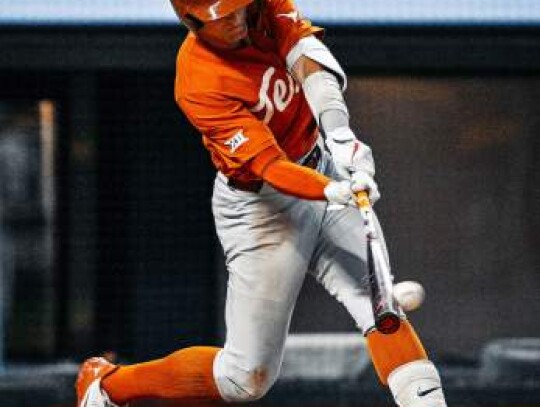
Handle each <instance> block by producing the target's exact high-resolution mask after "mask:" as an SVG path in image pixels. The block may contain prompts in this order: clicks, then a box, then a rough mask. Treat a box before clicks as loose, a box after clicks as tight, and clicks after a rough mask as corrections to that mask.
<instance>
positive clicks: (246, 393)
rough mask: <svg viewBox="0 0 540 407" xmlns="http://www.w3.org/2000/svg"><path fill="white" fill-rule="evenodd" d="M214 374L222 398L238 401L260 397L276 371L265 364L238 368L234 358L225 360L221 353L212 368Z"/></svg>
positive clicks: (264, 392)
mask: <svg viewBox="0 0 540 407" xmlns="http://www.w3.org/2000/svg"><path fill="white" fill-rule="evenodd" d="M214 375H215V379H216V384H217V387H218V389H219V392H220V394H221V396H222V398H223V399H224V400H225V401H228V402H235V403H238V402H248V401H255V400H259V399H260V398H262V397H263V396H264V395H265V394H266V393H268V390H270V388H271V387H272V385H273V384H274V383H275V381H276V379H277V375H278V371H277V369H276V368H272V367H270V366H266V365H254V366H252V367H250V368H247V369H246V368H245V367H243V368H240V367H239V366H238V365H237V364H235V363H234V360H226V357H223V355H221V357H220V358H219V360H218V361H217V365H216V366H215V368H214Z"/></svg>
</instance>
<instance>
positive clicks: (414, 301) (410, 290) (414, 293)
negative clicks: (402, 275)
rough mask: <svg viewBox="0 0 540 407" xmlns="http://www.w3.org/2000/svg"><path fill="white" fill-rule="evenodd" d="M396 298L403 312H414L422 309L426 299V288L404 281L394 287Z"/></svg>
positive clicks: (416, 283) (413, 282) (414, 282)
mask: <svg viewBox="0 0 540 407" xmlns="http://www.w3.org/2000/svg"><path fill="white" fill-rule="evenodd" d="M393 290H394V298H395V299H396V301H397V302H398V304H399V305H400V307H401V308H403V311H413V310H415V309H417V308H418V307H420V305H422V303H423V302H424V298H425V297H426V292H425V290H424V287H422V285H421V284H420V283H418V282H416V281H402V282H400V283H397V284H396V285H394V288H393Z"/></svg>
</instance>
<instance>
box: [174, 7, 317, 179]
mask: <svg viewBox="0 0 540 407" xmlns="http://www.w3.org/2000/svg"><path fill="white" fill-rule="evenodd" d="M264 5H265V6H264V7H263V9H262V11H261V13H262V15H260V18H259V19H258V20H257V23H256V25H255V24H250V20H249V17H248V29H249V37H250V40H251V43H250V45H248V46H245V47H243V48H238V49H233V50H230V49H228V50H219V49H215V48H211V47H209V46H207V45H205V44H204V43H203V42H201V41H200V40H198V39H197V37H196V35H194V34H192V33H190V34H188V36H187V38H186V39H185V41H184V43H183V44H182V46H181V48H180V50H179V52H178V57H177V65H176V69H177V72H176V81H175V99H176V101H177V103H178V105H179V106H180V108H181V109H182V110H183V111H184V113H185V114H186V116H187V117H188V119H189V120H190V122H191V123H192V124H193V125H194V126H195V127H196V128H197V129H198V130H199V131H200V132H201V133H202V138H203V144H204V146H205V147H206V148H207V149H208V151H209V152H210V155H211V158H212V161H213V163H214V165H215V167H216V168H217V169H218V170H219V171H221V172H222V173H223V174H225V175H226V176H227V177H232V178H236V179H241V180H251V179H254V178H255V175H253V174H251V173H250V172H249V171H248V170H247V168H246V167H247V166H246V165H245V164H246V163H248V162H249V161H250V160H251V159H252V158H253V157H255V156H256V155H257V154H258V153H259V152H261V151H263V150H264V149H266V148H268V147H270V146H277V147H278V148H280V149H281V150H282V151H283V152H284V153H285V155H286V156H287V157H288V158H289V159H290V160H292V161H297V160H298V159H300V158H301V157H302V156H303V155H305V154H306V153H307V152H308V151H309V150H310V149H311V148H312V146H313V145H314V143H315V140H316V138H317V127H316V122H315V120H314V118H313V115H312V113H311V110H310V108H309V106H308V104H307V102H306V100H305V98H304V94H303V92H302V90H301V87H300V85H299V84H298V83H297V82H296V81H295V80H294V79H293V78H292V76H291V75H290V74H289V72H288V71H287V66H286V62H285V59H286V56H287V54H288V52H289V51H290V50H291V49H292V47H293V46H294V45H295V44H296V43H297V42H298V41H299V40H300V39H301V38H303V37H305V36H309V35H313V34H322V29H321V28H319V27H315V26H312V25H311V23H310V22H309V21H308V20H306V19H304V18H302V17H301V16H300V14H299V12H298V10H297V9H296V7H295V5H294V3H293V1H292V0H266V1H265V2H264ZM252 25H255V26H252Z"/></svg>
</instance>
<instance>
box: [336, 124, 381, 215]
mask: <svg viewBox="0 0 540 407" xmlns="http://www.w3.org/2000/svg"><path fill="white" fill-rule="evenodd" d="M326 145H327V146H328V149H329V150H330V154H332V161H333V162H334V165H335V167H336V171H337V172H338V174H339V175H340V176H341V177H342V178H345V179H346V180H350V181H351V189H352V191H353V192H359V191H368V196H369V200H370V202H371V204H372V205H373V204H374V203H375V202H377V201H378V200H379V198H380V197H381V194H380V193H379V187H378V186H377V183H376V182H375V181H374V179H373V176H374V175H375V163H374V162H373V154H372V152H371V148H370V147H369V146H367V145H366V144H364V143H362V142H361V141H359V140H357V138H356V136H355V135H354V133H353V132H352V130H351V129H350V128H349V127H338V128H337V129H335V130H333V131H331V132H328V133H327V135H326Z"/></svg>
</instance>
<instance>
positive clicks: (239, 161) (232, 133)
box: [177, 92, 281, 177]
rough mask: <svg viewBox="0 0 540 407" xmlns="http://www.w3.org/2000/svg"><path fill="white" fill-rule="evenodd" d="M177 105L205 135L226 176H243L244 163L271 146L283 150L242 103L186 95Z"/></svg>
mask: <svg viewBox="0 0 540 407" xmlns="http://www.w3.org/2000/svg"><path fill="white" fill-rule="evenodd" d="M177 103H178V104H179V106H180V108H181V109H182V110H183V112H184V113H185V115H186V116H187V118H188V119H189V121H190V122H191V123H192V124H193V126H195V127H196V128H197V129H198V130H199V131H200V132H201V133H202V135H203V142H204V145H205V147H206V148H207V149H208V150H209V152H210V154H211V156H212V161H213V162H214V164H215V165H216V167H217V169H218V170H220V171H222V172H223V173H224V174H225V175H227V176H233V177H234V176H238V175H244V174H245V171H246V167H245V164H246V163H248V162H249V161H250V160H252V159H253V158H254V157H255V156H256V155H257V154H259V153H260V152H261V151H263V150H265V149H266V148H268V147H270V146H274V147H276V148H277V149H279V150H280V151H281V149H280V148H279V146H278V145H277V142H276V140H275V138H274V135H273V133H272V131H271V130H270V129H269V128H268V127H267V126H266V125H265V124H264V123H262V122H261V121H259V120H258V119H257V118H256V117H255V116H254V115H253V114H252V113H251V112H250V111H249V110H248V109H247V108H246V107H245V106H244V105H243V103H242V102H241V101H238V100H234V99H230V98H226V97H224V96H221V95H219V94H214V93H209V92H200V93H192V94H188V95H184V96H183V97H181V98H179V99H177Z"/></svg>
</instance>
